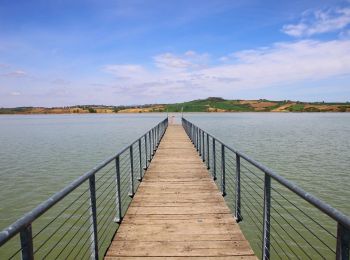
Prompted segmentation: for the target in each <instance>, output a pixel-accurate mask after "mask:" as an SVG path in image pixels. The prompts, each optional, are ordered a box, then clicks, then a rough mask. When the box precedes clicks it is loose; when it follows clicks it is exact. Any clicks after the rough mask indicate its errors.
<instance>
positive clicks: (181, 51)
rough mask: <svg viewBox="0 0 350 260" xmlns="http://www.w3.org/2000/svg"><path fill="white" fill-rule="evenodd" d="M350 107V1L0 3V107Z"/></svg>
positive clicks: (20, 0) (91, 0) (42, 1)
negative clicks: (248, 102)
mask: <svg viewBox="0 0 350 260" xmlns="http://www.w3.org/2000/svg"><path fill="white" fill-rule="evenodd" d="M208 96H220V97H224V98H228V99H258V98H267V99H274V100H280V99H292V100H301V101H322V100H324V101H350V1H326V0H317V1H314V0H308V1H305V0H302V1H300V0H295V1H255V0H244V1H243V0H242V1H241V0H238V1H232V0H229V1H224V0H222V1H221V0H217V1H214V0H213V1H203V0H202V1H197V0H186V1H182V0H180V1H167V0H165V1H153V0H147V1H133V0H130V1H118V0H114V1H97V0H84V1H80V0H79V1H74V0H71V1H65V0H60V1H58V0H57V1H50V0H46V1H45V0H41V1H30V0H26V1H22V0H17V1H9V0H0V106H2V107H14V106H67V105H75V104H108V105H118V104H143V103H163V102H177V101H186V100H192V99H197V98H205V97H208Z"/></svg>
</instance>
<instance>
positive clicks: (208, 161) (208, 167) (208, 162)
mask: <svg viewBox="0 0 350 260" xmlns="http://www.w3.org/2000/svg"><path fill="white" fill-rule="evenodd" d="M209 159H210V158H209V135H208V133H207V169H208V170H209V169H210V160H209Z"/></svg>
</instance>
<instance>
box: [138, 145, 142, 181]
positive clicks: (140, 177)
mask: <svg viewBox="0 0 350 260" xmlns="http://www.w3.org/2000/svg"><path fill="white" fill-rule="evenodd" d="M138 143H139V164H140V167H139V168H140V169H139V171H140V176H139V178H138V181H142V153H141V138H140V139H139V141H138Z"/></svg>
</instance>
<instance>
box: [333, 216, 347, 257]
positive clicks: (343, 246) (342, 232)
mask: <svg viewBox="0 0 350 260" xmlns="http://www.w3.org/2000/svg"><path fill="white" fill-rule="evenodd" d="M349 247H350V229H349V228H347V227H345V226H343V225H342V224H341V223H339V222H338V227H337V251H336V259H337V260H349V255H350V254H349Z"/></svg>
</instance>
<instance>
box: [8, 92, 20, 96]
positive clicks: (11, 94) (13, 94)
mask: <svg viewBox="0 0 350 260" xmlns="http://www.w3.org/2000/svg"><path fill="white" fill-rule="evenodd" d="M20 95H21V93H20V92H16V91H13V92H11V93H10V96H20Z"/></svg>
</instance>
